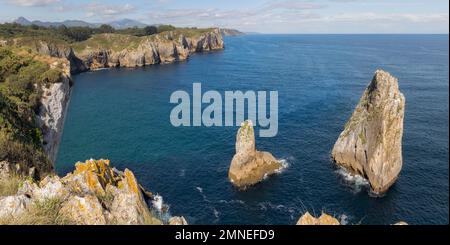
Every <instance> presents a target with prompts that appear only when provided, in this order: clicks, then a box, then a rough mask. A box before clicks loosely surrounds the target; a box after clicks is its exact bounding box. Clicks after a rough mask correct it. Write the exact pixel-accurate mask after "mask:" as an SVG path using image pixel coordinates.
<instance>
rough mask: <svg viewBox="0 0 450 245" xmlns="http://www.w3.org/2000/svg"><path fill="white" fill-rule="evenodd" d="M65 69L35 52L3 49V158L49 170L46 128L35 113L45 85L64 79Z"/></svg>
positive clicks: (0, 148) (0, 80)
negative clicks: (46, 153) (41, 125)
mask: <svg viewBox="0 0 450 245" xmlns="http://www.w3.org/2000/svg"><path fill="white" fill-rule="evenodd" d="M60 76H61V71H60V70H59V69H50V67H49V65H48V64H45V63H43V62H41V61H37V60H35V59H33V57H32V56H31V55H25V56H22V55H17V54H15V53H14V52H13V51H12V50H11V49H8V48H0V160H6V161H8V162H10V163H20V164H22V165H23V166H29V167H33V166H34V167H36V168H38V169H48V168H49V166H50V164H49V161H48V159H47V157H46V155H45V153H44V151H43V148H42V145H43V144H44V143H45V142H43V137H42V131H41V129H40V128H39V127H38V126H37V123H36V121H35V115H36V113H37V112H38V111H39V106H40V98H41V96H42V89H41V88H42V87H43V86H44V85H47V84H50V83H56V82H58V81H59V80H60Z"/></svg>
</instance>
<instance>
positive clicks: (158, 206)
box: [152, 195, 163, 212]
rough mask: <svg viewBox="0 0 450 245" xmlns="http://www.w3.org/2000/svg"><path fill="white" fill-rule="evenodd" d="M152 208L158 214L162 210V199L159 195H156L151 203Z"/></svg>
mask: <svg viewBox="0 0 450 245" xmlns="http://www.w3.org/2000/svg"><path fill="white" fill-rule="evenodd" d="M152 204H153V208H155V209H156V210H157V211H158V212H161V211H162V208H163V197H162V196H160V195H156V196H155V197H154V198H153V201H152Z"/></svg>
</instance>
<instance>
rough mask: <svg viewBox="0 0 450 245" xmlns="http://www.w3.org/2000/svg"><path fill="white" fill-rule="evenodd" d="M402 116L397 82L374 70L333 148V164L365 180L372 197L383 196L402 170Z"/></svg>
mask: <svg viewBox="0 0 450 245" xmlns="http://www.w3.org/2000/svg"><path fill="white" fill-rule="evenodd" d="M404 113H405V97H404V96H403V94H402V93H401V92H400V91H399V87H398V80H397V79H396V78H395V77H393V76H391V74H389V73H387V72H385V71H382V70H377V71H376V72H375V76H374V77H373V79H372V82H371V83H370V84H369V86H368V87H367V89H366V90H365V91H364V94H363V96H362V97H361V99H360V101H359V103H358V105H357V106H356V109H355V111H354V112H353V115H352V116H351V118H350V120H349V121H348V122H347V124H346V125H345V128H344V131H343V132H342V133H341V134H340V136H339V138H338V140H337V141H336V144H335V145H334V148H333V151H332V158H333V160H334V161H335V163H336V164H337V165H339V166H342V167H343V168H345V169H346V170H348V171H350V172H351V173H352V174H358V175H361V176H363V177H364V178H366V179H367V180H368V181H369V183H370V186H371V189H372V191H373V193H375V194H382V193H384V192H386V191H387V190H388V189H389V187H390V186H391V185H392V184H394V183H395V181H396V179H397V177H398V175H399V173H400V170H401V168H402V137H403V119H404Z"/></svg>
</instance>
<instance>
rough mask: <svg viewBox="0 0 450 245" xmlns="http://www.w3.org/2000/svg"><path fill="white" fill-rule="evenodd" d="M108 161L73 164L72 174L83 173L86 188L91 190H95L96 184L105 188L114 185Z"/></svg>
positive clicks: (112, 173) (88, 161)
mask: <svg viewBox="0 0 450 245" xmlns="http://www.w3.org/2000/svg"><path fill="white" fill-rule="evenodd" d="M109 163H110V161H109V160H87V161H86V162H84V163H83V162H78V163H76V164H75V171H74V174H80V173H84V174H85V176H86V181H87V183H88V186H89V187H90V188H91V187H92V189H96V188H97V183H100V185H101V187H103V188H106V186H107V185H108V184H114V183H115V181H116V180H115V179H116V178H115V177H114V172H113V170H112V169H111V167H110V166H109Z"/></svg>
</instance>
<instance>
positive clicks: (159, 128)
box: [55, 34, 449, 225]
mask: <svg viewBox="0 0 450 245" xmlns="http://www.w3.org/2000/svg"><path fill="white" fill-rule="evenodd" d="M377 69H383V70H385V71H388V72H390V73H391V74H392V75H393V76H395V77H397V78H398V79H399V87H400V90H401V91H402V92H403V94H404V95H405V97H406V111H405V122H404V136H403V168H402V171H401V173H400V176H399V178H398V180H397V182H396V183H395V184H394V185H393V186H392V187H391V188H390V190H389V191H388V192H387V193H386V194H384V195H383V196H382V197H374V196H373V195H370V193H369V188H368V183H367V181H366V180H364V179H363V178H361V177H358V176H352V175H349V174H348V173H347V172H345V171H343V170H342V169H339V168H336V167H335V166H334V164H333V162H332V160H331V157H330V155H331V150H332V148H333V145H334V143H335V142H336V140H337V138H338V136H339V134H340V133H341V131H342V130H343V127H344V125H345V123H346V121H347V120H348V119H349V118H350V116H351V114H352V112H353V110H354V108H355V106H356V104H357V103H358V101H359V99H360V97H361V95H362V93H363V91H364V89H365V88H366V87H367V85H368V84H369V82H370V81H371V79H372V77H373V74H374V72H375V71H376V70H377ZM73 79H74V87H73V91H72V95H71V100H70V105H69V108H68V114H67V117H66V121H65V126H64V130H63V135H62V142H61V145H60V148H59V153H58V156H57V161H56V165H55V167H56V170H57V172H58V174H60V175H64V174H66V173H68V172H71V171H73V169H74V164H75V163H76V162H77V161H84V160H87V159H91V158H94V159H101V158H103V159H110V160H111V163H112V165H113V166H114V167H116V168H118V169H125V168H128V169H130V170H132V171H133V172H134V173H135V175H136V177H137V178H138V181H139V182H140V183H141V184H142V185H143V186H144V187H145V188H147V189H148V190H150V191H152V192H153V193H158V194H159V195H161V196H162V197H163V199H164V202H165V203H166V204H167V205H169V206H170V209H169V210H170V213H171V214H172V215H180V216H184V217H185V218H186V219H187V221H188V223H190V224H295V223H296V222H297V220H298V219H299V217H300V216H301V215H302V214H303V213H305V212H306V211H308V212H310V213H312V214H314V215H320V214H321V213H322V212H326V213H328V214H331V215H333V216H335V217H336V218H338V219H339V220H340V221H341V222H342V223H343V224H348V225H358V224H364V225H366V224H369V225H378V224H383V225H389V224H393V223H396V222H398V221H405V222H407V223H409V224H448V222H449V160H448V159H449V36H448V35H256V34H255V35H243V36H237V37H226V38H225V49H224V50H222V51H216V52H210V53H201V54H194V55H192V56H191V57H190V58H189V60H187V61H183V62H177V63H174V64H166V65H154V66H147V67H142V68H134V69H128V68H112V69H105V70H100V71H95V72H87V73H82V74H79V75H75V76H74V77H73ZM193 83H201V86H202V91H209V90H215V91H218V92H219V93H221V94H223V93H224V92H225V91H238V90H240V91H243V92H245V91H277V92H278V134H277V135H276V136H275V137H271V138H263V137H259V134H258V129H256V130H255V132H256V147H257V149H258V150H262V151H269V152H271V153H272V154H273V155H274V156H275V157H276V158H277V159H279V160H281V161H283V163H284V164H285V166H286V168H285V169H284V170H283V171H281V172H280V173H278V174H276V175H274V176H270V177H268V178H266V179H265V180H264V181H262V182H261V183H259V184H257V185H255V186H253V187H251V188H248V189H246V190H245V191H243V190H239V189H236V188H234V187H233V186H232V185H231V183H230V182H229V180H228V169H229V166H230V163H231V159H232V158H233V155H234V153H235V140H236V132H237V130H238V126H239V125H238V126H233V127H206V126H200V127H174V126H173V125H172V123H171V121H170V113H171V111H172V109H173V108H174V107H175V106H176V104H172V103H170V97H171V95H172V93H173V92H175V91H179V90H183V91H186V92H188V94H190V95H191V99H192V89H193V88H192V87H193ZM203 106H204V107H205V105H203ZM204 107H203V108H204Z"/></svg>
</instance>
